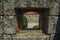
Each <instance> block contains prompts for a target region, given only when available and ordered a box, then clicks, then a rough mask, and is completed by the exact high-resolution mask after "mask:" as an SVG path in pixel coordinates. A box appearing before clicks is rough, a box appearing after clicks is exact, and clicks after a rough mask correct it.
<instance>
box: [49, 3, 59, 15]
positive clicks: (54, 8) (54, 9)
mask: <svg viewBox="0 0 60 40" xmlns="http://www.w3.org/2000/svg"><path fill="white" fill-rule="evenodd" d="M58 13H59V3H57V2H54V3H50V12H49V15H58Z"/></svg>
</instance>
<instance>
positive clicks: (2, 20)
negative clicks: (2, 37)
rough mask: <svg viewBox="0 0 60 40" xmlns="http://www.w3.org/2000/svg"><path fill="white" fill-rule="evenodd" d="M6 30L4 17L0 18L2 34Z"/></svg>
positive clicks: (0, 31) (0, 32)
mask: <svg viewBox="0 0 60 40" xmlns="http://www.w3.org/2000/svg"><path fill="white" fill-rule="evenodd" d="M3 30H4V18H3V16H0V34H3Z"/></svg>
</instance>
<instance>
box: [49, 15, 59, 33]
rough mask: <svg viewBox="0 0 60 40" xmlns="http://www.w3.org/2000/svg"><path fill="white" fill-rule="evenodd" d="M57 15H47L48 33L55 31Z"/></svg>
mask: <svg viewBox="0 0 60 40" xmlns="http://www.w3.org/2000/svg"><path fill="white" fill-rule="evenodd" d="M57 20H58V16H49V24H48V33H49V34H53V33H55V31H56V25H57Z"/></svg>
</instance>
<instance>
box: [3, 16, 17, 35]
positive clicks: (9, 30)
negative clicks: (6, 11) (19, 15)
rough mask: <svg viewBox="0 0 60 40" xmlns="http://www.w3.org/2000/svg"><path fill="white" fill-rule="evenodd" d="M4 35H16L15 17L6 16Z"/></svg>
mask: <svg viewBox="0 0 60 40" xmlns="http://www.w3.org/2000/svg"><path fill="white" fill-rule="evenodd" d="M4 25H5V27H4V33H6V34H14V33H16V27H17V20H16V17H15V16H4Z"/></svg>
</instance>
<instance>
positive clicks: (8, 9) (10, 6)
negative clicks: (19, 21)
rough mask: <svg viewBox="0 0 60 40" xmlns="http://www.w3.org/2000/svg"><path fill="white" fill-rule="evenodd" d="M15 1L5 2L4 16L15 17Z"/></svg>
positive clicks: (8, 0)
mask: <svg viewBox="0 0 60 40" xmlns="http://www.w3.org/2000/svg"><path fill="white" fill-rule="evenodd" d="M14 6H15V5H14V0H7V1H6V0H4V15H15V11H14Z"/></svg>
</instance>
